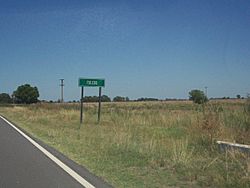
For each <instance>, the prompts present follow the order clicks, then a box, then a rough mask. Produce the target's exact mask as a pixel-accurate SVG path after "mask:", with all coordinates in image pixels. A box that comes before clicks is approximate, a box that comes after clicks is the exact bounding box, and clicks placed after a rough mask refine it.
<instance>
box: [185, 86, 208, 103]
mask: <svg viewBox="0 0 250 188" xmlns="http://www.w3.org/2000/svg"><path fill="white" fill-rule="evenodd" d="M189 100H192V101H194V103H197V104H203V103H205V102H207V101H208V99H207V96H206V95H205V94H204V92H203V91H201V90H198V89H195V90H192V91H190V92H189Z"/></svg>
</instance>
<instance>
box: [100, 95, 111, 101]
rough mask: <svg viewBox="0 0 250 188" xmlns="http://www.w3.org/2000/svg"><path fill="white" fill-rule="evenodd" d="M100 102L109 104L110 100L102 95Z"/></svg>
mask: <svg viewBox="0 0 250 188" xmlns="http://www.w3.org/2000/svg"><path fill="white" fill-rule="evenodd" d="M101 101H102V102H111V99H110V98H109V97H108V96H107V95H102V98H101Z"/></svg>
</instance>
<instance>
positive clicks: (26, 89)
mask: <svg viewBox="0 0 250 188" xmlns="http://www.w3.org/2000/svg"><path fill="white" fill-rule="evenodd" d="M38 98H39V91H38V88H37V87H32V86H31V85H30V84H24V85H21V86H19V87H18V88H17V89H16V90H15V91H14V92H13V94H12V95H11V96H10V95H9V94H7V93H0V104H8V103H16V104H31V103H37V102H48V101H45V100H43V101H39V100H38ZM236 98H237V99H240V98H242V97H241V96H240V95H236ZM221 99H224V98H221ZM225 99H227V98H225ZM169 100H180V99H168V98H166V99H165V101H169ZM189 100H192V101H193V102H194V103H197V104H203V103H206V102H207V101H208V98H207V96H206V95H205V93H204V92H203V91H201V90H198V89H194V90H191V91H190V92H189ZM98 101H99V97H98V96H85V97H84V98H83V102H98ZM101 101H102V102H111V101H113V102H128V101H159V99H157V98H147V97H146V98H144V97H141V98H138V99H136V100H130V99H129V98H128V97H124V96H116V97H114V98H113V100H111V98H110V97H108V96H107V95H102V96H101ZM49 102H51V103H52V102H54V101H49ZM56 102H59V101H56ZM69 102H73V103H74V102H79V101H75V100H74V101H69Z"/></svg>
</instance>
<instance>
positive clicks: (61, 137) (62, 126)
mask: <svg viewBox="0 0 250 188" xmlns="http://www.w3.org/2000/svg"><path fill="white" fill-rule="evenodd" d="M0 114H2V115H4V116H5V117H7V118H8V119H10V120H11V121H13V122H14V123H16V124H17V125H18V126H20V127H21V128H23V129H24V130H26V131H27V132H29V133H30V134H32V135H33V136H34V137H36V138H39V139H41V140H42V141H43V142H45V143H47V144H48V145H50V146H52V147H54V148H56V149H57V150H59V151H60V152H62V153H64V154H65V155H66V156H68V157H69V158H71V159H73V160H74V161H76V162H77V163H79V164H82V165H83V166H85V167H87V168H88V169H89V170H90V171H91V172H93V173H94V174H96V175H98V176H100V177H102V178H103V179H105V180H106V181H107V182H109V183H110V184H111V185H113V186H114V187H250V157H249V156H248V155H247V154H244V153H240V152H232V151H227V152H220V151H219V149H218V146H217V145H216V143H215V141H216V140H224V141H231V142H237V143H242V144H250V104H249V103H247V101H246V100H238V101H229V102H227V101H210V102H209V103H207V104H206V105H204V106H203V105H195V104H193V103H192V102H189V101H180V102H127V103H103V104H102V117H101V122H100V123H99V124H98V123H97V104H85V106H84V124H83V125H82V126H80V124H79V116H80V112H79V104H36V105H27V106H26V105H24V106H9V107H8V106H5V107H3V106H2V107H0Z"/></svg>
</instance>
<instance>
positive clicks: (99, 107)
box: [98, 87, 102, 123]
mask: <svg viewBox="0 0 250 188" xmlns="http://www.w3.org/2000/svg"><path fill="white" fill-rule="evenodd" d="M101 96H102V88H101V87H99V105H98V123H99V122H100V118H101Z"/></svg>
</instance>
